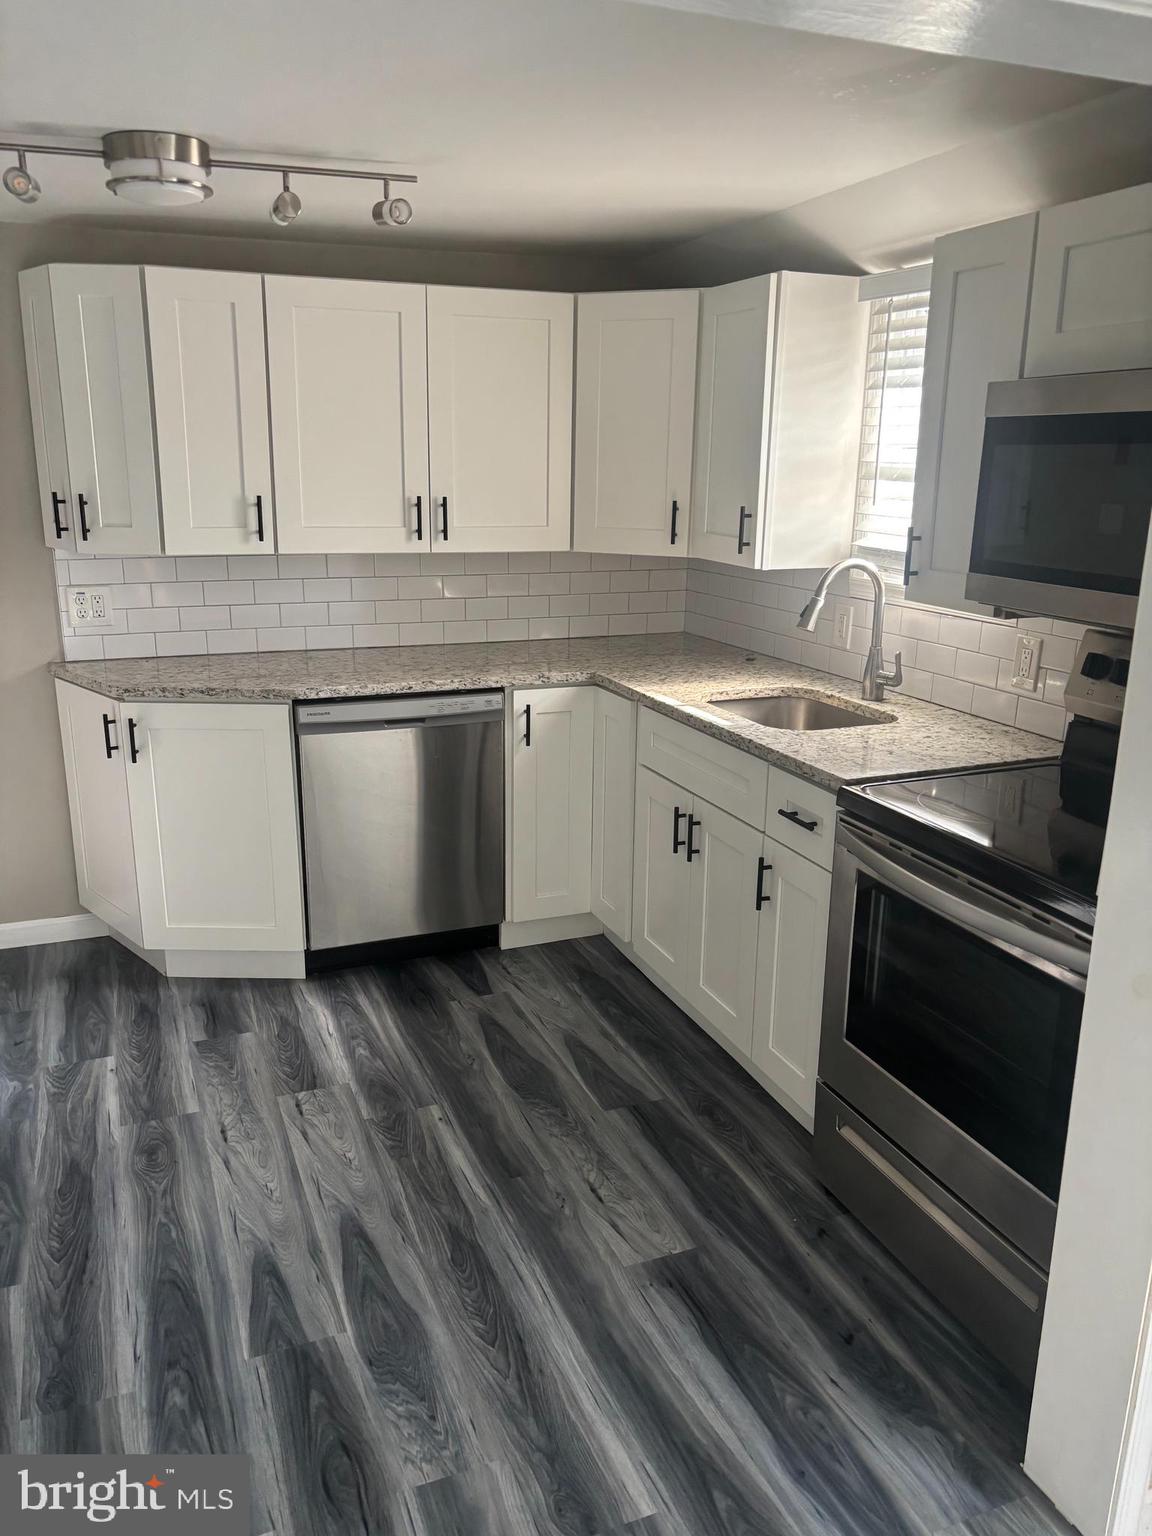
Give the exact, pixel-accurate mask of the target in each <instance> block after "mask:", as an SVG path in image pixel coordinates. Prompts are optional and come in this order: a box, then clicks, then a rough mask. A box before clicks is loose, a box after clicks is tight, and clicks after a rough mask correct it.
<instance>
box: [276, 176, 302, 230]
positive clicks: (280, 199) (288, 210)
mask: <svg viewBox="0 0 1152 1536" xmlns="http://www.w3.org/2000/svg"><path fill="white" fill-rule="evenodd" d="M283 176H284V189H283V191H282V192H278V193H277V194H276V197H275V198H274V199H273V202H272V222H273V224H280V225H285V224H291V222H292V220H293V219H294V218H296V216H297V215H298V214H299V212H300V199H299V198H298V197H297V196H296V194H295V192H293V190H292V188H291V187H290V186H289V185H288V172H287V171H284V172H283Z"/></svg>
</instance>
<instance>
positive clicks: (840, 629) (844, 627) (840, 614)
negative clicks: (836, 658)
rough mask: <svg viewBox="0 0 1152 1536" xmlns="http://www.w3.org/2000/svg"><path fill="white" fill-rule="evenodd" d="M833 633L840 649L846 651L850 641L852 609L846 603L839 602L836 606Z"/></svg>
mask: <svg viewBox="0 0 1152 1536" xmlns="http://www.w3.org/2000/svg"><path fill="white" fill-rule="evenodd" d="M833 635H834V638H835V642H836V644H837V645H838V646H839V647H840V649H841V650H842V651H846V650H847V649H848V646H849V645H850V644H851V641H852V609H851V607H850V606H849V604H847V603H840V604H839V605H838V606H837V608H836V622H835V628H834V630H833Z"/></svg>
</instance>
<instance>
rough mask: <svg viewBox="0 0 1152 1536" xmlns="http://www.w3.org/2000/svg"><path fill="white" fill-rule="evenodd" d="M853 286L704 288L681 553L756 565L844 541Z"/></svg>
mask: <svg viewBox="0 0 1152 1536" xmlns="http://www.w3.org/2000/svg"><path fill="white" fill-rule="evenodd" d="M858 292H859V280H858V279H857V278H851V277H829V276H824V275H815V274H811V273H801V272H776V273H772V274H770V275H769V276H766V277H753V278H748V279H746V280H745V281H743V282H739V283H729V284H728V285H727V286H725V287H722V288H711V289H706V290H705V291H704V294H703V297H702V300H701V309H700V361H699V374H698V386H697V396H696V432H695V471H694V478H693V489H692V528H691V536H690V541H689V553H690V554H691V555H692V556H693V557H695V558H697V559H703V560H719V561H724V562H726V563H729V564H734V565H743V566H748V567H758V568H760V569H799V568H808V567H813V566H823V565H828V564H830V563H831V562H832V561H833V560H837V559H839V558H840V557H841V556H843V555H846V554H847V553H848V550H849V546H850V543H851V533H852V511H853V505H854V500H855V484H856V467H857V460H858V457H859V451H860V418H861V412H862V409H863V398H864V359H865V346H866V333H867V323H868V312H867V305H865V304H861V303H860V300H859V296H858Z"/></svg>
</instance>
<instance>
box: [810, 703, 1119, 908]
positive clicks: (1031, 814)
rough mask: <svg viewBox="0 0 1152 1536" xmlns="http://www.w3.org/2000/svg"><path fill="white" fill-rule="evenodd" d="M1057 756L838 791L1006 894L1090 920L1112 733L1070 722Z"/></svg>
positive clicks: (884, 827)
mask: <svg viewBox="0 0 1152 1536" xmlns="http://www.w3.org/2000/svg"><path fill="white" fill-rule="evenodd" d="M1080 724H1081V722H1079V721H1075V722H1073V728H1071V729H1070V732H1069V737H1068V742H1067V744H1066V747H1065V753H1064V756H1063V758H1062V759H1061V760H1060V761H1059V762H1052V763H1038V764H1035V765H1032V766H1028V767H1012V768H992V769H987V770H984V771H981V772H978V773H955V774H947V775H943V776H940V777H936V778H921V779H903V780H900V781H898V782H891V783H884V784H860V785H856V786H854V787H851V788H846V789H842V790H841V791H840V794H839V797H838V801H839V804H840V805H841V806H842V807H843V808H844V810H845V811H846V812H847V813H848V814H849V815H850V816H852V817H853V818H855V819H856V820H859V821H863V822H865V823H866V824H868V825H871V826H874V827H876V828H877V829H878V830H879V831H881V832H883V833H885V834H886V835H887V836H889V837H893V838H898V839H900V840H901V841H902V842H904V843H905V844H906V845H907V846H908V847H910V848H920V849H922V850H923V851H924V852H925V853H927V854H929V855H930V856H932V857H934V858H938V859H940V860H941V861H942V862H947V863H948V864H950V865H952V866H954V867H956V868H958V869H959V870H961V871H962V872H963V873H965V874H968V875H970V876H972V877H973V878H974V879H979V880H982V881H983V882H984V883H985V884H987V885H989V886H991V887H993V888H995V889H997V890H1000V891H1003V892H1004V894H1005V895H1008V896H1013V897H1015V898H1017V899H1019V900H1022V901H1027V902H1029V903H1030V904H1032V905H1034V906H1037V907H1039V908H1041V909H1042V910H1045V911H1048V912H1050V913H1052V914H1053V915H1054V916H1058V917H1061V918H1064V919H1065V920H1071V921H1072V922H1074V923H1076V924H1077V925H1078V926H1080V927H1084V928H1088V929H1090V928H1091V927H1092V925H1093V922H1094V919H1095V915H1096V884H1097V880H1098V877H1099V874H1100V855H1101V852H1102V850H1103V846H1104V829H1105V826H1106V824H1107V820H1108V804H1109V801H1110V799H1111V792H1112V767H1113V761H1114V755H1115V734H1114V733H1112V732H1108V733H1106V734H1105V733H1103V732H1101V731H1100V730H1098V729H1097V728H1090V729H1089V730H1088V731H1087V732H1082V731H1079V730H1076V729H1075V727H1078V726H1079V725H1080Z"/></svg>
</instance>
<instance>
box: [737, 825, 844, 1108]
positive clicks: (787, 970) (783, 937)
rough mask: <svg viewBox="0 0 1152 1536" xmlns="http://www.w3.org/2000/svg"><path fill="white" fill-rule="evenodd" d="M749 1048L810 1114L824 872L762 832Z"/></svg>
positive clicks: (824, 927)
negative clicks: (762, 864) (757, 929)
mask: <svg viewBox="0 0 1152 1536" xmlns="http://www.w3.org/2000/svg"><path fill="white" fill-rule="evenodd" d="M763 858H764V864H765V868H764V872H763V876H762V883H761V886H760V896H761V898H762V902H763V904H762V906H761V909H760V913H759V940H758V944H757V958H756V1006H755V1011H754V1014H753V1025H752V1047H751V1050H750V1052H749V1055H750V1056H751V1057H752V1060H753V1062H754V1063H755V1064H756V1066H757V1067H758V1068H759V1069H760V1071H761V1072H762V1073H763V1074H764V1075H765V1077H767V1078H768V1079H769V1080H770V1081H771V1082H773V1083H774V1084H775V1085H776V1087H777V1088H779V1089H780V1091H781V1092H782V1093H784V1094H786V1095H787V1096H788V1098H789V1099H790V1100H791V1101H792V1103H794V1104H795V1105H796V1106H797V1107H798V1108H799V1109H800V1110H802V1111H803V1113H804V1115H805V1116H806V1117H808V1118H809V1119H810V1118H811V1116H812V1114H813V1113H814V1111H815V1108H816V1067H817V1057H818V1054H819V1048H820V1015H821V1005H822V1002H823V996H824V952H825V947H826V945H827V942H828V904H829V900H830V896H831V887H832V876H831V875H830V874H829V873H828V871H827V870H824V869H821V868H820V866H819V865H818V864H813V863H812V861H811V860H810V859H804V858H801V857H800V855H799V854H798V853H793V851H792V850H791V849H790V848H785V847H784V845H783V844H782V843H777V842H774V841H773V840H772V839H771V838H769V837H766V838H765V839H764V851H763Z"/></svg>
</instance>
